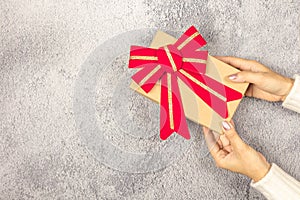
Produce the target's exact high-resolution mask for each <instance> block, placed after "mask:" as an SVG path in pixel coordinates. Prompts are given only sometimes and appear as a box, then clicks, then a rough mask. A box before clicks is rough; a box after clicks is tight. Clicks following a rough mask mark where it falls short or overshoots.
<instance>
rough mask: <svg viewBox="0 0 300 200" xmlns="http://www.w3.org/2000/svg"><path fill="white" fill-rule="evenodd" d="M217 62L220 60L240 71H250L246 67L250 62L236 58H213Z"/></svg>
mask: <svg viewBox="0 0 300 200" xmlns="http://www.w3.org/2000/svg"><path fill="white" fill-rule="evenodd" d="M215 57H216V58H217V59H218V60H221V61H222V62H224V63H227V64H229V65H231V66H233V67H235V68H238V69H241V70H250V67H249V65H248V62H249V61H250V60H246V59H243V58H237V57H232V56H215Z"/></svg>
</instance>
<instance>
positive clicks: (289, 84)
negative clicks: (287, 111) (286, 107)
mask: <svg viewBox="0 0 300 200" xmlns="http://www.w3.org/2000/svg"><path fill="white" fill-rule="evenodd" d="M294 82H295V80H294V79H291V78H286V88H287V89H286V91H285V94H284V95H282V97H281V101H284V100H285V99H286V97H287V96H288V95H289V93H290V92H291V89H292V88H293V85H294Z"/></svg>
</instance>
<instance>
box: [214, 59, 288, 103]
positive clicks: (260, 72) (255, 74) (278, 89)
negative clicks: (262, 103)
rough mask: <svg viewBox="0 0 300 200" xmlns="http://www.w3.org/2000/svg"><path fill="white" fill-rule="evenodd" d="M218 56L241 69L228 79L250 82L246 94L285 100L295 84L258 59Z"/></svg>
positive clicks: (270, 99) (269, 99) (267, 98)
mask: <svg viewBox="0 0 300 200" xmlns="http://www.w3.org/2000/svg"><path fill="white" fill-rule="evenodd" d="M216 58H217V59H219V60H221V61H223V62H225V63H227V64H229V65H231V66H233V67H235V68H238V69H240V70H241V72H239V73H237V74H232V75H230V76H229V77H228V79H229V80H230V81H233V82H248V83H250V86H249V88H248V90H247V91H246V94H245V95H246V96H249V97H256V98H259V99H264V100H267V101H284V100H285V98H286V96H287V95H288V94H289V92H290V90H291V88H292V86H293V84H294V80H293V79H290V78H287V77H284V76H282V75H280V74H277V73H275V72H273V71H272V70H270V69H269V68H267V67H266V66H264V65H262V64H260V63H259V62H257V61H254V60H246V59H242V58H235V57H223V56H216Z"/></svg>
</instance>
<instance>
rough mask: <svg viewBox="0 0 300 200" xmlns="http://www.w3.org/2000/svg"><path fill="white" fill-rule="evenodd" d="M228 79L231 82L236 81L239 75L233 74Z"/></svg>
mask: <svg viewBox="0 0 300 200" xmlns="http://www.w3.org/2000/svg"><path fill="white" fill-rule="evenodd" d="M228 78H229V79H230V80H235V79H236V78H237V74H231V75H230V76H229V77H228Z"/></svg>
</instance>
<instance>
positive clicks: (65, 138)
mask: <svg viewBox="0 0 300 200" xmlns="http://www.w3.org/2000/svg"><path fill="white" fill-rule="evenodd" d="M299 9H300V3H298V1H296V0H294V1H293V0H285V1H275V0H266V1H254V0H253V1H250V0H248V1H247V0H237V1H222V0H198V1H197V0H196V1H193V0H189V1H186V2H183V1H179V0H176V1H161V2H160V1H151V0H145V1H129V0H124V1H120V0H109V1H108V0H101V1H96V0H92V1H79V0H73V1H46V0H45V1H19V0H15V1H3V0H2V1H0V25H1V29H0V39H1V40H0V41H1V45H0V70H1V72H0V76H1V79H0V81H1V84H0V91H1V94H0V111H1V115H0V122H1V126H0V130H1V131H0V137H1V138H0V160H1V162H0V199H5V200H6V199H264V198H263V196H262V195H261V194H259V193H258V192H257V191H255V190H254V189H252V188H250V186H249V183H250V180H249V179H248V178H246V177H244V176H242V175H238V174H234V173H231V172H228V171H225V170H222V169H218V168H216V167H215V166H214V162H213V160H212V159H211V157H210V156H206V157H203V156H202V155H201V154H200V153H199V145H200V144H201V142H200V141H199V140H196V141H195V142H193V143H192V144H191V146H190V148H189V149H188V150H187V151H185V152H183V154H182V155H181V156H180V158H179V159H176V160H174V162H173V163H172V164H171V165H168V166H167V167H165V168H163V169H161V170H159V171H155V172H149V173H140V174H136V173H129V172H122V171H119V170H115V169H113V168H111V167H107V166H106V165H104V164H103V163H101V162H99V161H98V159H96V157H95V156H94V155H93V154H92V153H91V152H90V151H88V149H87V146H86V143H85V142H84V141H83V140H82V138H81V137H80V135H79V133H78V129H77V125H76V122H75V115H74V107H73V102H74V86H75V83H76V80H78V78H79V73H80V70H81V66H82V65H83V63H84V62H85V60H86V59H87V58H88V57H89V55H90V54H91V53H92V52H93V51H94V49H95V48H96V47H98V46H99V45H100V44H102V43H103V42H104V41H106V40H108V39H109V38H111V37H113V36H116V35H118V34H120V33H123V32H126V31H130V30H134V29H140V28H147V27H152V28H153V27H154V28H159V29H164V30H175V31H176V30H177V31H183V30H184V29H186V28H188V27H189V26H190V25H191V24H194V25H195V26H196V27H198V28H199V30H200V31H201V33H202V34H203V36H204V37H205V38H206V40H207V41H208V43H209V50H210V52H211V54H213V55H216V54H217V55H234V56H240V57H246V58H251V59H256V60H258V61H261V62H262V63H264V64H266V65H267V66H269V67H270V68H272V69H273V70H275V71H277V72H279V73H282V74H284V75H286V76H292V75H293V74H295V73H300V67H299V65H300V62H299V54H300V48H299V47H300V46H299V36H300V35H299V30H300V24H299V12H300V10H299ZM122 62H124V61H122ZM98 81H101V79H100V80H98ZM98 95H100V96H101V95H105V94H101V92H100V93H98ZM234 119H235V122H236V124H237V130H238V131H239V132H240V135H241V137H242V138H243V139H244V140H245V141H246V142H248V143H249V144H250V145H251V146H253V147H254V148H256V149H257V150H259V151H260V152H262V153H263V154H264V155H266V157H267V159H268V160H269V161H270V162H275V163H277V164H278V165H279V166H281V167H282V168H283V169H284V170H286V171H287V172H288V173H290V174H292V175H293V176H294V177H296V178H297V179H298V180H299V179H300V165H299V162H300V157H299V152H300V151H299V150H300V134H299V133H300V125H299V120H300V115H299V114H296V113H293V112H291V111H288V110H285V109H283V108H282V107H281V104H280V103H269V102H264V101H261V100H256V99H251V98H245V99H244V100H243V101H242V103H241V105H240V107H239V109H238V111H237V113H236V115H235V117H234ZM99 123H100V125H101V121H100V122H99ZM128 126H130V125H128ZM199 134H201V132H199ZM113 139H114V138H112V140H113ZM129 142H131V141H130V140H129V141H127V140H125V141H123V142H122V141H117V143H116V145H120V146H122V145H123V146H126V145H127V146H128V145H129V146H130V145H131V144H130V143H129ZM144 145H147V144H144ZM124 148H125V147H124ZM103 153H105V152H103Z"/></svg>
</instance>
